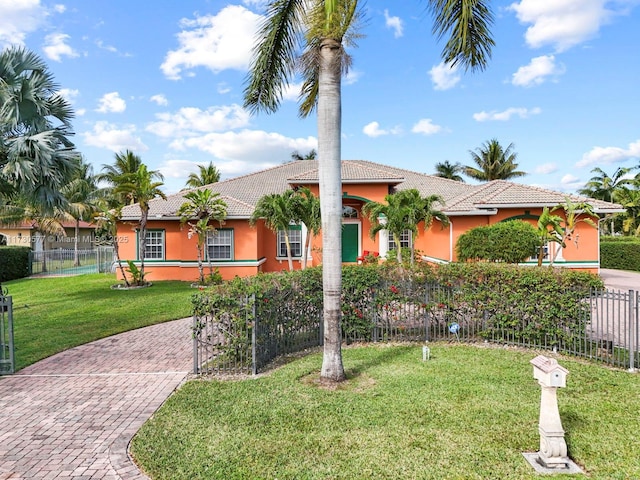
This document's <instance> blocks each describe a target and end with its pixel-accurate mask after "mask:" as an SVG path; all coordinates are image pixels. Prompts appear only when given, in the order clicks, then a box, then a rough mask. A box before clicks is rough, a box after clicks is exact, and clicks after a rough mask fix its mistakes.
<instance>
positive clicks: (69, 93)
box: [58, 88, 80, 103]
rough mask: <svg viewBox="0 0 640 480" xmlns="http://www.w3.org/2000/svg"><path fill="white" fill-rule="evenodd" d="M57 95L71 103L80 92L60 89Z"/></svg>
mask: <svg viewBox="0 0 640 480" xmlns="http://www.w3.org/2000/svg"><path fill="white" fill-rule="evenodd" d="M58 93H59V94H60V95H61V96H62V97H64V98H65V99H66V100H67V101H68V102H71V103H73V102H74V101H75V99H76V98H77V97H78V95H80V90H76V89H71V88H61V89H60V90H58Z"/></svg>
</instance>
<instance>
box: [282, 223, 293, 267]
mask: <svg viewBox="0 0 640 480" xmlns="http://www.w3.org/2000/svg"><path fill="white" fill-rule="evenodd" d="M284 243H285V245H286V246H287V262H288V263H289V271H290V272H292V271H293V257H292V256H291V242H290V241H289V230H286V229H285V230H284Z"/></svg>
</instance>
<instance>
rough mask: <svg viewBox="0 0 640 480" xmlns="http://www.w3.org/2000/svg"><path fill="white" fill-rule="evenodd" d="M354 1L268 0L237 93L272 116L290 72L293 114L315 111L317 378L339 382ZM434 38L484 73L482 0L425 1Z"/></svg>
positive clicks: (357, 14) (446, 54)
mask: <svg viewBox="0 0 640 480" xmlns="http://www.w3.org/2000/svg"><path fill="white" fill-rule="evenodd" d="M358 3H359V2H358V0H271V1H269V2H268V3H267V6H266V14H265V17H264V18H265V20H264V23H263V24H262V27H261V30H260V32H259V34H258V40H257V43H256V46H255V49H254V56H253V59H252V61H251V66H250V71H249V75H248V78H247V85H246V89H245V106H246V107H248V108H250V109H251V110H252V111H253V112H258V111H265V112H275V111H276V110H277V109H278V108H279V106H280V102H281V101H282V97H283V92H284V90H285V88H286V87H287V86H288V85H289V84H290V82H291V81H292V80H293V79H294V76H295V74H296V73H297V72H299V73H300V74H301V76H302V77H303V86H302V90H301V105H300V115H301V116H303V117H306V116H308V115H309V114H311V113H312V112H313V111H314V110H317V116H318V117H317V118H318V158H319V172H318V173H319V184H320V202H321V210H322V246H323V263H322V272H323V275H322V277H323V317H324V351H323V360H322V370H321V373H320V375H321V377H322V378H323V379H324V380H327V381H336V382H337V381H342V380H344V378H345V374H344V366H343V364H342V350H341V343H342V332H341V327H340V318H341V295H342V251H341V249H342V240H341V239H342V182H341V176H340V175H341V168H340V167H341V143H340V141H341V135H342V132H341V130H342V128H341V117H342V106H341V103H342V100H341V78H342V75H343V74H345V73H346V72H347V70H348V67H349V64H350V57H349V55H348V54H347V53H346V51H345V47H348V46H354V45H355V43H354V40H355V39H356V38H357V33H356V27H357V26H358V25H359V23H360V22H359V20H360V18H361V10H360V9H359V8H358ZM428 8H429V9H430V11H431V13H432V14H433V17H434V27H433V31H434V33H435V34H436V35H437V36H438V37H439V38H442V37H444V36H445V35H447V36H449V39H448V41H447V42H446V45H445V47H444V49H443V52H442V57H443V59H444V61H445V62H446V63H448V64H450V65H462V66H463V67H464V68H465V69H471V70H475V69H484V68H485V67H486V64H487V61H488V58H489V57H490V53H491V47H492V46H493V40H492V38H491V36H490V34H489V31H488V28H489V26H490V24H491V23H492V22H493V15H492V13H491V11H490V9H489V8H488V6H487V0H429V2H428Z"/></svg>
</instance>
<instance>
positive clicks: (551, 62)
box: [511, 55, 565, 87]
mask: <svg viewBox="0 0 640 480" xmlns="http://www.w3.org/2000/svg"><path fill="white" fill-rule="evenodd" d="M564 72H565V68H564V66H563V65H556V58H555V57H554V56H553V55H542V56H540V57H535V58H532V59H531V63H529V65H526V66H524V67H520V68H519V69H518V71H517V72H516V73H514V74H513V77H512V79H511V83H512V84H513V85H516V86H518V87H531V86H532V85H540V84H541V83H544V81H545V80H546V79H547V77H550V76H553V77H557V76H559V75H562V74H563V73H564Z"/></svg>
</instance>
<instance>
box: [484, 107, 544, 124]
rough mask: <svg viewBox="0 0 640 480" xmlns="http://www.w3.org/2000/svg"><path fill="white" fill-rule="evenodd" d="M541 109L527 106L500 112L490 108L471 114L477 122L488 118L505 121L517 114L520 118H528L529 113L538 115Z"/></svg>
mask: <svg viewBox="0 0 640 480" xmlns="http://www.w3.org/2000/svg"><path fill="white" fill-rule="evenodd" d="M541 112H542V110H541V109H540V108H538V107H535V108H532V109H531V110H529V109H528V108H515V107H512V108H507V109H506V110H504V111H502V112H497V111H495V110H492V111H490V112H485V111H482V112H479V113H474V114H473V119H474V120H476V121H478V122H487V121H490V120H497V121H502V122H506V121H507V120H511V117H513V116H514V115H517V116H518V117H520V118H529V117H530V116H531V115H539V114H540V113H541Z"/></svg>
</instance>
